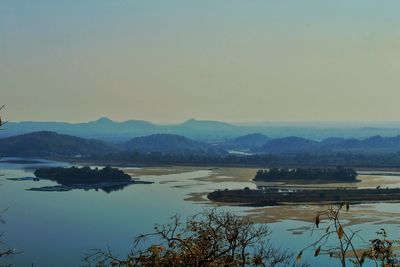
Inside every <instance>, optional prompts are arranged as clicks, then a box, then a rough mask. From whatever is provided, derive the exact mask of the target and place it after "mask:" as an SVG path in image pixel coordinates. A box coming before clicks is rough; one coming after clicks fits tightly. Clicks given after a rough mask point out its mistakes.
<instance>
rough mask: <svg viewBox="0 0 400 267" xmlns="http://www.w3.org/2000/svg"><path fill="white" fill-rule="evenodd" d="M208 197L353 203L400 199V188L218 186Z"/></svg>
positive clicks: (274, 202)
mask: <svg viewBox="0 0 400 267" xmlns="http://www.w3.org/2000/svg"><path fill="white" fill-rule="evenodd" d="M207 197H208V199H210V200H212V201H216V202H221V203H230V204H237V205H248V206H275V205H284V204H295V203H321V202H325V203H341V202H343V201H346V202H349V203H362V202H382V201H400V189H399V188H393V189H346V188H344V189H308V190H300V189H298V190H292V191H290V190H286V191H284V190H282V189H279V188H273V189H262V190H261V189H256V190H252V189H249V188H245V189H236V190H217V191H214V192H211V193H209V194H208V195H207Z"/></svg>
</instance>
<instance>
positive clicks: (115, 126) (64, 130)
mask: <svg viewBox="0 0 400 267" xmlns="http://www.w3.org/2000/svg"><path fill="white" fill-rule="evenodd" d="M352 125H353V126H349V125H348V124H340V123H337V124H323V123H322V124H321V123H314V124H313V123H289V122H288V123H261V124H232V123H226V122H221V121H210V120H196V119H190V120H187V121H184V122H182V123H177V124H163V125H161V124H154V123H151V122H148V121H143V120H128V121H123V122H116V121H113V120H111V119H109V118H106V117H103V118H100V119H98V120H94V121H90V122H83V123H65V122H34V121H25V122H9V123H7V124H6V125H5V127H4V129H5V130H4V131H0V138H1V137H8V136H13V135H20V134H26V133H30V132H38V131H51V132H56V133H59V134H67V135H74V136H79V137H82V138H91V139H97V140H102V141H105V142H112V143H122V142H126V141H128V140H130V139H132V138H134V137H139V136H146V135H152V134H157V133H162V134H175V135H182V136H186V137H187V138H190V139H194V140H198V141H205V142H208V143H221V142H225V141H226V140H232V139H234V138H237V137H240V136H243V135H248V134H252V133H260V134H264V135H266V136H269V137H271V138H283V137H287V136H297V137H302V138H307V139H311V140H323V139H326V138H330V137H332V136H335V137H339V138H346V139H348V138H357V139H362V138H368V137H370V136H375V135H380V136H394V135H398V134H400V124H382V125H381V124H376V123H375V124H373V123H372V124H371V126H374V125H377V126H376V127H364V124H352ZM378 126H379V127H378ZM389 127H390V128H389ZM331 141H332V140H331Z"/></svg>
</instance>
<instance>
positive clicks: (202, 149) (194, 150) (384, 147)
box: [0, 131, 400, 157]
mask: <svg viewBox="0 0 400 267" xmlns="http://www.w3.org/2000/svg"><path fill="white" fill-rule="evenodd" d="M232 151H233V152H235V153H236V152H246V153H245V154H260V155H261V154H268V155H284V154H291V155H294V154H314V155H318V154H334V153H354V154H385V153H397V152H400V135H398V136H394V137H382V136H372V137H369V138H365V139H355V138H347V139H346V138H337V137H334V138H327V139H324V140H322V141H315V140H311V139H306V138H302V137H296V136H289V137H284V138H270V137H268V136H265V135H263V134H260V133H254V134H248V135H244V136H241V137H237V138H233V139H230V140H227V141H224V142H219V143H213V142H204V141H199V140H193V139H190V138H188V137H185V136H181V135H175V134H152V135H148V136H142V137H134V138H131V139H130V140H128V141H125V142H120V143H110V142H104V141H100V140H95V139H86V138H82V137H76V136H71V135H65V134H58V133H55V132H49V131H40V132H33V133H28V134H22V135H17V136H11V137H5V138H0V156H3V157H4V156H22V157H23V156H31V157H47V156H64V157H77V156H79V157H91V156H93V155H107V154H114V153H119V152H136V153H142V154H143V153H145V154H146V153H163V154H171V155H174V154H175V155H177V154H179V155H212V156H216V155H219V156H223V155H227V154H229V153H233V152H232ZM245 154H243V155H245Z"/></svg>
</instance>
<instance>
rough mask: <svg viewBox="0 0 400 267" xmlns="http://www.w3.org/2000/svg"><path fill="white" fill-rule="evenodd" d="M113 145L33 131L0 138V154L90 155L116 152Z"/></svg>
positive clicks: (38, 155) (35, 155)
mask: <svg viewBox="0 0 400 267" xmlns="http://www.w3.org/2000/svg"><path fill="white" fill-rule="evenodd" d="M118 150H119V149H117V148H116V147H115V146H113V145H109V144H106V143H104V142H101V141H97V140H88V139H83V138H79V137H75V136H69V135H61V134H57V133H54V132H47V131H43V132H34V133H29V134H23V135H18V136H12V137H7V138H2V139H0V156H25V157H26V156H30V157H46V156H68V157H71V156H78V155H80V156H90V155H94V154H96V155H99V154H107V153H110V152H116V151H118Z"/></svg>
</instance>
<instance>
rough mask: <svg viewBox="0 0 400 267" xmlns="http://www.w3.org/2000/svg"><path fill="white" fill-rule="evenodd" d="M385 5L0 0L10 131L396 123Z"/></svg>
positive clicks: (304, 0) (398, 28)
mask: <svg viewBox="0 0 400 267" xmlns="http://www.w3.org/2000/svg"><path fill="white" fill-rule="evenodd" d="M399 10H400V1H398V0H392V1H390V0H385V1H382V0H375V1H372V0H357V1H356V0H335V1H323V0H315V1H313V0H296V1H289V0H279V1H267V0H197V1H194V0H193V1H189V0H180V1H177V0H159V1H155V0H154V1H153V0H142V1H134V0H67V1H66V0H47V1H45V0H35V1H32V0H26V1H20V0H1V1H0V99H1V101H0V102H1V104H3V103H4V104H6V105H7V109H6V112H5V114H4V115H6V117H8V119H10V120H57V121H86V120H93V119H96V118H98V117H100V116H108V117H110V118H112V119H115V120H126V119H145V120H151V121H156V122H178V121H182V120H185V119H188V118H198V119H213V120H224V121H231V122H237V121H332V120H333V121H354V120H357V121H379V120H385V121H391V120H395V121H399V120H400V16H399Z"/></svg>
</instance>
